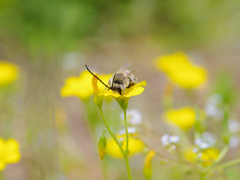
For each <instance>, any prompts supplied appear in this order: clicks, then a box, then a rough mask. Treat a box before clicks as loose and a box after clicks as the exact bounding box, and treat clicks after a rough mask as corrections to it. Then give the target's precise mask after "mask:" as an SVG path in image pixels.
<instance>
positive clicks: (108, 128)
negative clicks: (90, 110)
mask: <svg viewBox="0 0 240 180" xmlns="http://www.w3.org/2000/svg"><path fill="white" fill-rule="evenodd" d="M99 109H100V112H101V115H102V118H103V121H104V124H105V126H106V128H107V130H108V132H109V134H110V135H111V136H112V138H113V140H114V141H115V142H116V143H117V145H118V147H119V148H120V150H121V151H122V153H123V154H125V151H124V150H123V148H122V146H121V144H120V143H119V142H118V139H117V137H116V136H115V134H114V133H113V132H112V131H111V129H110V127H109V126H108V123H107V121H106V119H105V117H104V114H103V111H102V108H99Z"/></svg>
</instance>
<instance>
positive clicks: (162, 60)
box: [156, 52, 207, 89]
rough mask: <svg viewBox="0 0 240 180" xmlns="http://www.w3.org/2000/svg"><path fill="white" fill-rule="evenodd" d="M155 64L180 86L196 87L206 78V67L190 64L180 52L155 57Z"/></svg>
mask: <svg viewBox="0 0 240 180" xmlns="http://www.w3.org/2000/svg"><path fill="white" fill-rule="evenodd" d="M156 66H157V68H158V69H159V70H161V71H163V72H164V73H165V74H166V75H167V77H168V78H169V79H170V80H171V81H172V82H173V83H175V84H177V85H178V86H180V87H182V88H186V89H188V88H198V87H199V86H200V85H202V84H203V83H204V82H205V81H206V80H207V71H206V69H205V68H203V67H200V66H196V65H194V64H192V63H191V61H190V60H189V58H188V57H187V55H185V54H184V53H182V52H176V53H175V54H173V55H165V56H161V57H159V58H157V59H156Z"/></svg>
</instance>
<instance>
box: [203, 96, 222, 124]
mask: <svg viewBox="0 0 240 180" xmlns="http://www.w3.org/2000/svg"><path fill="white" fill-rule="evenodd" d="M221 103H222V96H221V95H220V94H213V95H211V96H210V97H209V98H208V100H207V103H206V106H205V108H204V110H205V113H206V115H207V116H208V117H215V118H216V119H218V120H220V119H221V118H222V116H223V112H222V111H221V110H220V109H219V108H218V105H219V104H221Z"/></svg>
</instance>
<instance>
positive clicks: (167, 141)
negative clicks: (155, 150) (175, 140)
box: [161, 134, 170, 146]
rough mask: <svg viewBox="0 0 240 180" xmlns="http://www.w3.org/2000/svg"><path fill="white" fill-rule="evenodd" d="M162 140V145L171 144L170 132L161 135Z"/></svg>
mask: <svg viewBox="0 0 240 180" xmlns="http://www.w3.org/2000/svg"><path fill="white" fill-rule="evenodd" d="M161 141H162V145H164V146H167V145H169V144H170V142H169V134H164V135H163V136H162V137H161Z"/></svg>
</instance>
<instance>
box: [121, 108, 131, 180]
mask: <svg viewBox="0 0 240 180" xmlns="http://www.w3.org/2000/svg"><path fill="white" fill-rule="evenodd" d="M123 111H124V125H125V131H126V149H125V154H124V159H125V162H126V167H127V172H128V179H129V180H131V179H132V176H131V171H130V167H129V162H128V154H129V150H128V126H127V111H126V109H124V110H123Z"/></svg>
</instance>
